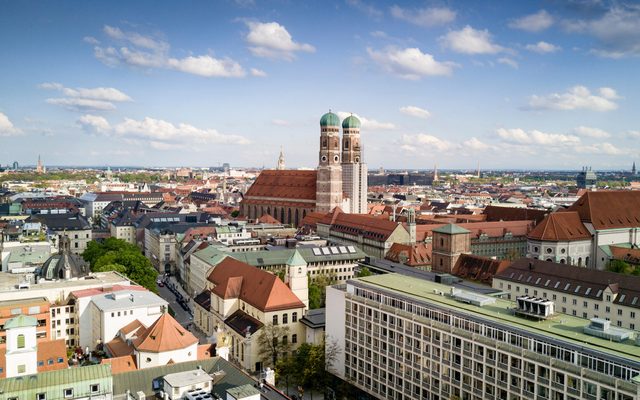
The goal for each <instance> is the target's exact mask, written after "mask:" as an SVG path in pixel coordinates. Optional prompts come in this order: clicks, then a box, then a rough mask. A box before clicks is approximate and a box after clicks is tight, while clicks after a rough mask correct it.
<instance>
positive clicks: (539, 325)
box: [326, 274, 640, 400]
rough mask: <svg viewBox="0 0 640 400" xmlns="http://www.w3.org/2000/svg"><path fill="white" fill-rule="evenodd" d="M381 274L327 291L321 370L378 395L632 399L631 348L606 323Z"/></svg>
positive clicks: (639, 369) (534, 303) (635, 355)
mask: <svg viewBox="0 0 640 400" xmlns="http://www.w3.org/2000/svg"><path fill="white" fill-rule="evenodd" d="M553 306H554V304H553V302H552V301H549V300H546V299H537V298H533V297H531V298H530V297H523V298H519V299H518V302H513V301H508V300H503V299H498V298H495V297H490V296H485V295H480V294H478V293H472V292H466V291H462V290H460V289H452V288H451V287H450V286H446V285H441V284H437V283H434V282H431V281H426V280H421V279H416V278H411V277H407V276H401V275H398V274H385V275H376V276H370V277H365V278H360V279H355V280H350V281H348V282H347V284H346V285H339V286H334V287H329V288H327V309H328V310H332V311H333V312H331V313H328V314H327V318H326V332H327V340H329V341H333V340H334V341H337V343H338V344H339V346H340V348H341V349H340V350H341V351H340V352H339V353H338V355H337V357H336V359H335V362H334V363H333V364H332V365H331V367H330V370H331V372H332V373H334V374H335V375H337V376H338V377H340V378H342V379H345V380H346V381H348V382H350V383H352V384H354V385H355V386H357V387H358V388H360V389H362V390H364V391H366V392H367V393H369V394H371V395H372V396H374V397H377V398H380V399H454V398H455V399H494V398H495V399H503V400H516V399H553V400H560V399H562V400H565V399H566V400H570V399H593V400H596V399H598V400H599V399H608V400H631V399H637V398H639V396H640V381H639V378H638V375H640V347H639V346H638V345H637V342H636V340H634V334H633V333H632V332H629V331H626V330H623V329H620V328H614V327H609V326H608V324H607V321H603V320H599V319H598V320H595V319H594V320H592V321H591V322H590V321H589V320H586V319H582V318H577V317H573V316H569V315H556V314H553Z"/></svg>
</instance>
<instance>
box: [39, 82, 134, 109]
mask: <svg viewBox="0 0 640 400" xmlns="http://www.w3.org/2000/svg"><path fill="white" fill-rule="evenodd" d="M38 87H39V88H41V89H46V90H57V91H59V92H61V93H62V94H63V95H65V96H67V97H58V98H50V99H47V100H46V102H47V103H49V104H54V105H57V106H62V107H65V108H67V109H69V110H72V111H108V110H115V108H116V106H115V104H113V103H119V102H127V101H132V99H131V97H129V96H128V95H127V94H126V93H124V92H122V91H120V90H118V89H116V88H111V87H97V88H68V87H65V86H64V85H62V84H60V83H57V82H45V83H42V84H40V85H38Z"/></svg>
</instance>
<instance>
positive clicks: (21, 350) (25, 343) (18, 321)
mask: <svg viewBox="0 0 640 400" xmlns="http://www.w3.org/2000/svg"><path fill="white" fill-rule="evenodd" d="M37 325H38V320H37V319H36V318H34V317H32V316H27V315H22V314H21V315H18V316H17V317H14V318H11V319H10V320H8V321H7V322H5V324H4V329H5V331H6V333H7V336H6V340H5V342H6V343H7V348H6V354H5V363H6V374H7V378H11V377H14V376H19V375H32V374H36V373H38V343H37V339H36V326H37Z"/></svg>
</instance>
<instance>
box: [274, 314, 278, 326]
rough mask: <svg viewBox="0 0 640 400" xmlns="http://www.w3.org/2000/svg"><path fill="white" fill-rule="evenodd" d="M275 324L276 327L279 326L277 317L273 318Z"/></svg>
mask: <svg viewBox="0 0 640 400" xmlns="http://www.w3.org/2000/svg"><path fill="white" fill-rule="evenodd" d="M273 324H274V325H278V316H277V315H274V316H273Z"/></svg>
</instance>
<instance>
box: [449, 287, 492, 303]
mask: <svg viewBox="0 0 640 400" xmlns="http://www.w3.org/2000/svg"><path fill="white" fill-rule="evenodd" d="M451 297H453V298H454V299H455V300H457V301H459V302H461V303H467V304H472V305H474V306H478V307H483V306H486V305H488V304H495V302H496V299H495V297H489V296H483V295H481V294H477V293H471V292H465V291H463V290H460V289H456V288H451Z"/></svg>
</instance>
